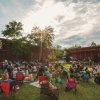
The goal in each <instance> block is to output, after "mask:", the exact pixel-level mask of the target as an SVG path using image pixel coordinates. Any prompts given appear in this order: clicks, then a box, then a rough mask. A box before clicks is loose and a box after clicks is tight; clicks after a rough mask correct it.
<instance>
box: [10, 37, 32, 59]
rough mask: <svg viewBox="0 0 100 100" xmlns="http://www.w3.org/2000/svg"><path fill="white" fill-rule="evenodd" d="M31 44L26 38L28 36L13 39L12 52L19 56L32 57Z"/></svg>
mask: <svg viewBox="0 0 100 100" xmlns="http://www.w3.org/2000/svg"><path fill="white" fill-rule="evenodd" d="M31 47H32V46H31V44H30V43H29V42H28V41H27V40H26V37H22V38H20V39H14V40H13V41H12V48H11V51H12V54H14V55H16V57H17V58H19V57H27V58H28V57H30V56H31V52H30V51H31Z"/></svg>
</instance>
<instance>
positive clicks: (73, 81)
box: [66, 75, 77, 90]
mask: <svg viewBox="0 0 100 100" xmlns="http://www.w3.org/2000/svg"><path fill="white" fill-rule="evenodd" d="M76 86H77V81H76V79H75V78H74V76H73V75H70V77H69V78H68V80H67V82H66V90H67V89H68V90H70V89H73V88H75V89H76Z"/></svg>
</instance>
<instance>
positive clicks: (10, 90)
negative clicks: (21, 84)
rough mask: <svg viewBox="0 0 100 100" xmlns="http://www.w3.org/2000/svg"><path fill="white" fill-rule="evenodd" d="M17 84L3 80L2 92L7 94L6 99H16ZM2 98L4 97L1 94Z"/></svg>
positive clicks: (0, 85) (0, 84)
mask: <svg viewBox="0 0 100 100" xmlns="http://www.w3.org/2000/svg"><path fill="white" fill-rule="evenodd" d="M14 86H15V84H14V83H13V82H9V81H3V82H1V83H0V89H1V94H3V93H4V94H5V95H6V96H5V100H14V98H15V95H14V92H15V91H14V88H15V87H14ZM0 100H4V97H3V96H1V98H0Z"/></svg>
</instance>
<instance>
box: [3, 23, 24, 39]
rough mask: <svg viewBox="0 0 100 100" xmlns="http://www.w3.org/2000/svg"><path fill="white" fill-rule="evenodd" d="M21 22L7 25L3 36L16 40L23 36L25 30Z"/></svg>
mask: <svg viewBox="0 0 100 100" xmlns="http://www.w3.org/2000/svg"><path fill="white" fill-rule="evenodd" d="M22 26H23V25H22V23H21V22H16V21H12V22H9V24H8V25H6V26H5V27H6V28H5V30H4V31H2V34H3V36H4V37H6V38H11V39H16V38H18V37H20V36H22V34H21V31H22V30H23V28H22Z"/></svg>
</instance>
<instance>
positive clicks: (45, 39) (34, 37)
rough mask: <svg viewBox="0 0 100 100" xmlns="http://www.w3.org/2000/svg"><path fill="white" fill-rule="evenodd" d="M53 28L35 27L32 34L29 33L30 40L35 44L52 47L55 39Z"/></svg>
mask: <svg viewBox="0 0 100 100" xmlns="http://www.w3.org/2000/svg"><path fill="white" fill-rule="evenodd" d="M52 33H53V28H52V27H51V26H48V27H46V28H45V29H40V28H39V27H33V29H32V31H31V34H29V35H28V38H29V40H30V41H31V43H33V44H34V45H37V46H40V45H41V44H42V47H46V48H48V47H51V46H52V42H53V39H54V34H52Z"/></svg>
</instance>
